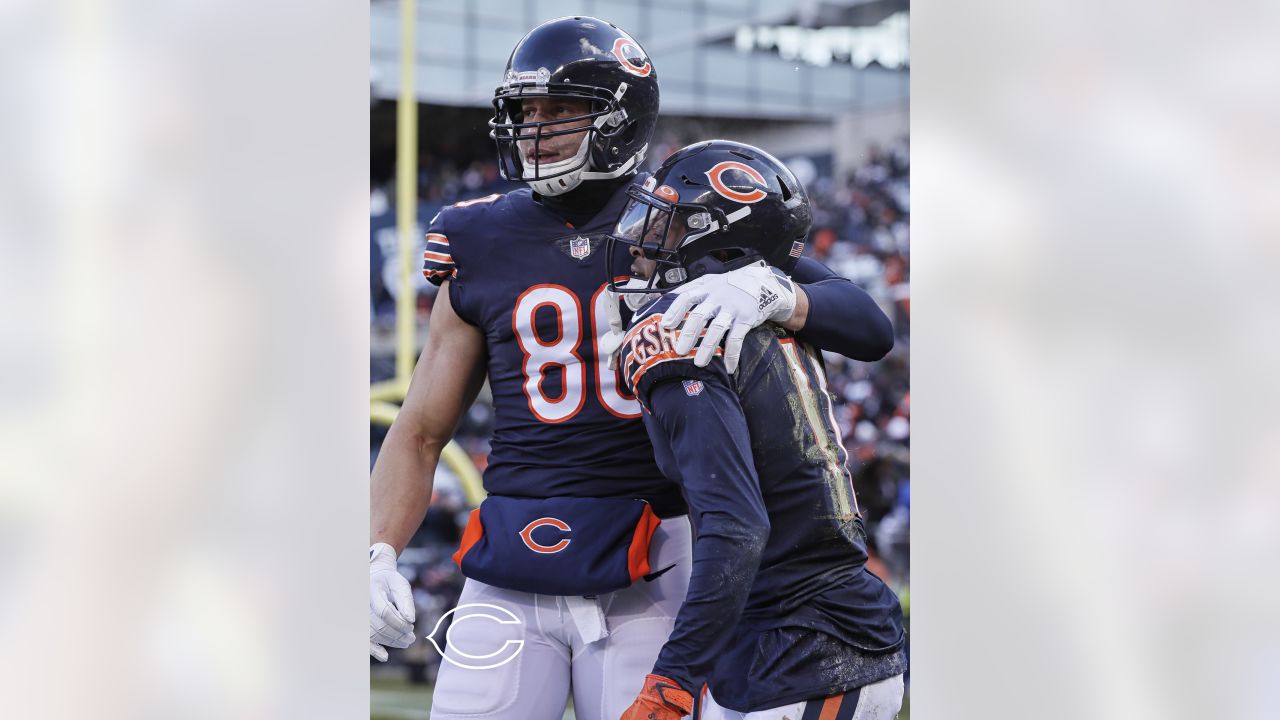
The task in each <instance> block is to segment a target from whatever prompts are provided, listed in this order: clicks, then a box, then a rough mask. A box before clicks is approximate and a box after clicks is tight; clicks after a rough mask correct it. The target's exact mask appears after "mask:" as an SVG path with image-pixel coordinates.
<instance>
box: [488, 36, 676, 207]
mask: <svg viewBox="0 0 1280 720" xmlns="http://www.w3.org/2000/svg"><path fill="white" fill-rule="evenodd" d="M532 98H567V99H573V100H578V101H586V103H587V110H586V111H585V112H584V113H582V114H578V115H574V116H573V117H557V118H555V119H554V120H553V121H529V122H526V120H525V117H524V101H525V100H528V99H532ZM493 110H494V114H493V118H492V119H491V120H490V121H489V127H490V133H489V136H490V137H491V138H492V139H493V141H494V143H495V144H496V145H497V150H498V167H499V169H500V170H501V172H502V177H503V178H505V179H507V180H523V181H525V182H526V183H528V184H529V185H530V186H531V187H532V188H533V189H534V190H535V191H536V192H538V193H540V194H542V195H560V194H563V193H566V192H569V191H570V190H572V189H574V188H575V187H577V186H578V185H579V184H580V183H582V182H583V181H589V180H608V179H612V178H617V177H622V176H625V175H628V174H631V173H634V172H636V171H638V170H639V167H640V164H641V163H642V162H643V161H644V157H645V154H646V152H647V151H648V149H649V140H650V138H651V137H652V136H653V130H654V127H655V125H656V124H657V122H658V74H657V72H655V71H654V69H653V64H652V63H651V62H650V61H649V55H648V54H647V53H646V52H645V51H644V49H643V48H642V47H640V44H639V43H638V42H636V41H635V39H634V38H632V37H631V36H630V35H628V34H627V33H626V32H624V31H623V30H622V29H621V28H619V27H618V26H616V25H614V24H613V23H610V22H606V21H604V20H600V19H597V18H593V17H586V16H576V17H564V18H558V19H556V20H549V21H547V22H544V23H542V24H541V25H539V26H537V27H535V28H534V29H532V30H530V31H529V33H528V34H527V35H525V36H524V37H523V38H522V39H521V40H520V42H519V43H517V44H516V47H515V49H514V50H512V51H511V57H510V59H509V60H508V61H507V67H506V69H505V70H504V72H503V77H502V83H501V84H500V85H498V87H497V89H496V90H495V91H494V94H493ZM584 126H585V128H586V131H585V133H584V130H583V128H584ZM578 133H583V139H582V141H581V143H580V144H579V145H578V146H577V152H576V153H575V154H573V155H572V156H571V157H567V158H564V159H562V160H557V161H554V162H545V161H539V160H536V159H535V160H530V159H529V158H530V157H532V158H539V157H541V152H540V150H539V146H540V145H542V144H543V143H544V141H546V140H547V139H549V138H554V137H557V136H565V135H574V134H578ZM531 141H532V149H530V148H529V147H526V148H525V149H524V151H522V150H521V148H520V145H521V144H524V145H526V146H529V145H530V142H531Z"/></svg>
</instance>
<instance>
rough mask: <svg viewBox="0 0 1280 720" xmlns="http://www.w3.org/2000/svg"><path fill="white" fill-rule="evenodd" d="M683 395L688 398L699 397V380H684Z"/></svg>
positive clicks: (700, 386) (700, 388) (700, 382)
mask: <svg viewBox="0 0 1280 720" xmlns="http://www.w3.org/2000/svg"><path fill="white" fill-rule="evenodd" d="M684 394H685V395H688V396H689V397H693V396H694V395H701V394H702V381H701V380H685V381H684Z"/></svg>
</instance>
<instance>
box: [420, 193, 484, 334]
mask: <svg viewBox="0 0 1280 720" xmlns="http://www.w3.org/2000/svg"><path fill="white" fill-rule="evenodd" d="M454 212H455V211H453V209H452V206H451V207H446V208H444V209H442V210H441V211H440V212H438V213H436V216H435V217H433V218H431V225H430V226H429V227H428V228H427V249H426V250H425V251H423V253H422V275H423V276H424V277H426V279H427V280H428V281H429V282H430V283H431V284H433V285H435V286H437V287H439V286H440V285H443V284H444V282H445V281H446V280H448V281H450V283H449V304H450V305H452V306H453V311H454V313H456V314H457V316H458V317H460V318H462V319H463V321H465V322H467V323H469V324H471V325H475V326H476V327H481V325H480V322H479V314H478V313H477V311H476V310H475V309H473V308H472V307H470V304H469V303H468V299H469V298H468V296H467V293H466V292H465V289H464V285H465V284H464V283H463V282H462V280H461V278H460V277H459V274H458V273H459V270H460V268H459V266H458V261H457V259H456V258H455V255H454V251H455V250H456V249H457V245H456V244H455V243H457V241H458V240H459V236H460V235H462V234H464V232H465V231H463V230H455V229H454V228H455V227H456V226H458V225H459V222H458V220H457V218H455V217H454ZM461 224H463V225H465V222H463V223H461ZM450 235H453V237H454V239H453V240H452V241H451V240H450V239H449V236H450Z"/></svg>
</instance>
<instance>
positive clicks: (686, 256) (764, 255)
mask: <svg viewBox="0 0 1280 720" xmlns="http://www.w3.org/2000/svg"><path fill="white" fill-rule="evenodd" d="M627 193H628V195H630V200H629V201H628V203H627V206H626V208H624V209H623V211H622V215H621V216H620V217H619V220H618V224H617V226H616V227H615V228H614V231H613V233H612V234H611V235H610V237H609V240H608V243H607V246H606V247H607V252H608V257H609V258H611V259H614V258H616V256H615V255H614V252H615V248H625V249H626V250H627V251H628V252H629V251H630V249H631V248H639V249H640V254H641V255H643V257H645V258H647V259H649V260H653V261H656V263H657V265H656V268H655V270H654V272H653V274H652V275H651V276H650V277H648V278H647V282H637V281H636V280H634V279H633V280H630V281H628V282H627V283H626V284H625V285H623V284H620V283H618V282H616V281H615V278H614V277H613V275H612V273H610V277H609V286H610V289H612V290H613V291H615V292H619V293H660V292H664V291H666V290H670V289H672V288H674V287H676V286H678V285H680V284H682V283H684V282H687V281H689V280H692V279H694V278H697V277H700V276H702V275H706V274H708V273H723V272H728V271H730V270H735V269H737V268H740V267H744V266H746V265H750V264H751V263H755V262H760V261H762V260H763V261H764V262H765V263H767V264H769V265H772V266H773V267H776V268H778V269H780V270H782V271H783V272H785V273H790V272H791V271H792V270H793V269H795V265H796V262H797V261H798V260H799V259H800V256H801V254H802V253H803V252H804V243H805V238H806V237H807V236H808V234H809V226H810V224H811V222H812V215H811V211H810V208H809V197H808V195H806V194H805V191H804V187H803V186H802V185H801V184H800V181H799V180H797V179H796V177H795V175H793V174H792V173H791V171H790V170H788V169H787V166H786V165H783V164H782V163H781V162H780V161H779V160H778V159H777V158H775V157H773V156H772V155H770V154H769V153H767V152H765V151H763V150H761V149H760V148H757V147H753V146H751V145H745V144H743V143H737V142H732V141H729V140H708V141H706V142H700V143H696V144H693V145H690V146H688V147H686V148H684V149H682V150H678V151H677V152H675V153H674V154H673V155H671V157H669V158H667V160H666V162H664V163H662V166H661V167H659V168H658V169H657V171H656V172H655V173H654V174H653V176H652V177H650V178H649V179H648V180H646V181H645V182H644V184H643V185H633V186H631V187H630V188H628V189H627ZM614 262H618V260H616V259H615V260H614Z"/></svg>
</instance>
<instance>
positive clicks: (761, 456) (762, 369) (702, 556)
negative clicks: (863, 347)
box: [621, 297, 905, 712]
mask: <svg viewBox="0 0 1280 720" xmlns="http://www.w3.org/2000/svg"><path fill="white" fill-rule="evenodd" d="M669 304H670V299H669V297H663V298H660V299H659V300H657V301H655V302H654V303H652V304H651V305H650V306H648V307H646V308H645V309H643V310H641V311H640V312H639V313H637V315H636V318H635V320H634V321H633V323H632V327H631V329H630V331H629V333H628V336H627V341H626V342H624V344H623V348H622V353H623V362H622V363H621V366H622V370H623V372H624V374H625V375H626V378H627V381H628V384H629V385H630V386H631V387H633V388H635V389H636V390H637V391H638V393H639V399H640V400H641V401H642V402H643V404H644V410H645V413H644V414H645V417H644V420H645V425H646V427H647V429H648V431H649V435H650V439H651V440H652V442H653V448H654V452H655V453H656V455H657V459H658V464H659V466H660V467H661V469H662V471H663V472H664V473H665V474H666V475H667V476H668V477H671V478H672V479H674V480H676V481H677V482H678V483H679V484H680V485H681V488H682V490H683V492H684V495H685V498H686V500H687V502H688V505H689V509H690V518H691V519H692V521H693V525H694V528H695V536H696V538H697V540H696V542H695V545H694V556H693V577H692V579H691V581H690V587H689V593H688V596H687V599H686V604H685V606H684V607H683V608H682V609H681V611H680V615H679V616H678V617H677V620H676V627H675V630H674V631H673V632H672V635H671V638H670V640H669V642H668V643H667V645H666V646H665V647H664V648H663V650H662V653H661V654H660V656H659V658H658V662H657V664H656V665H655V667H654V670H655V672H657V673H659V674H662V675H666V676H667V677H670V678H672V679H674V680H677V681H678V682H680V683H681V684H682V685H684V686H685V687H686V688H692V689H696V688H697V687H698V686H699V685H700V684H701V681H702V680H703V679H706V681H707V682H708V683H709V685H710V687H711V690H712V692H713V694H714V695H715V698H716V701H717V702H718V703H720V704H721V705H723V706H725V707H728V708H730V709H733V710H737V711H739V712H752V711H756V710H763V709H766V708H771V707H777V706H779V705H783V704H786V703H789V702H798V701H801V700H807V699H814V698H821V697H826V696H829V695H833V694H837V693H839V692H842V691H844V690H848V689H851V688H854V687H859V686H861V685H865V684H867V683H871V682H875V681H877V680H881V679H884V678H887V677H890V676H892V675H896V674H898V673H900V672H902V671H903V670H904V669H905V658H904V653H903V646H904V644H905V633H904V630H903V623H902V612H901V608H900V606H899V603H898V599H897V597H896V596H895V595H894V593H893V592H892V591H891V590H890V589H889V588H888V587H887V586H886V585H885V584H884V583H883V582H882V581H881V580H880V579H879V578H877V577H876V576H874V575H872V574H871V573H870V572H869V571H867V569H866V568H865V563H866V560H867V552H866V535H865V532H864V530H863V526H862V520H861V517H860V516H859V514H858V508H857V501H856V498H855V497H854V494H853V486H852V481H851V478H850V475H849V473H848V470H847V469H846V466H845V463H846V460H847V456H846V454H845V451H844V448H843V447H842V445H841V440H840V432H839V428H838V426H837V425H836V423H835V419H834V415H833V413H832V406H831V401H830V396H829V395H828V393H827V390H826V379H825V375H824V373H823V370H822V367H821V361H820V359H819V357H818V356H817V354H816V353H815V352H814V351H813V350H812V349H811V348H810V347H808V346H807V345H805V344H804V343H802V342H797V340H796V338H795V337H794V336H792V335H791V334H790V333H787V332H785V331H783V330H781V329H778V328H776V327H773V326H764V327H761V328H757V329H755V330H753V331H752V332H751V333H750V334H749V335H748V336H747V339H746V342H745V343H744V344H743V349H742V355H741V359H740V364H739V369H738V372H737V374H736V375H734V376H729V375H728V374H727V373H726V372H725V369H724V364H723V363H722V362H721V361H719V360H715V361H713V362H712V364H711V365H709V366H708V367H706V368H698V367H696V366H695V365H694V364H693V362H692V359H691V357H687V356H686V357H680V356H677V355H676V353H675V351H674V349H673V344H674V334H672V333H670V332H667V331H663V330H661V329H660V328H659V327H658V322H659V321H660V320H661V318H662V311H663V309H664V308H666V307H667V306H668V305H669ZM753 535H755V536H756V537H753ZM765 537H767V540H766V539H765ZM735 618H737V621H736V623H735V621H734V619H735Z"/></svg>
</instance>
